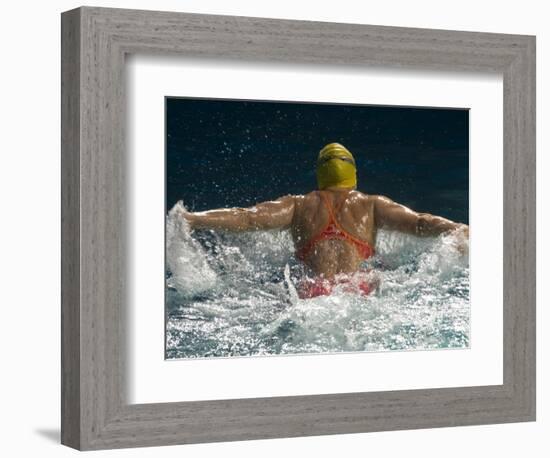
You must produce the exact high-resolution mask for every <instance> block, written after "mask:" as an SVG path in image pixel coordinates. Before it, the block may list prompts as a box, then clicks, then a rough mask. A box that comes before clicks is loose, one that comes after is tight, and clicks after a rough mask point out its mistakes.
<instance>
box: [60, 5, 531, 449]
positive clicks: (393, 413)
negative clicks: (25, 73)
mask: <svg viewBox="0 0 550 458" xmlns="http://www.w3.org/2000/svg"><path fill="white" fill-rule="evenodd" d="M61 35H62V310H61V317H62V388H61V390H62V426H61V438H62V439H61V440H62V443H63V444H66V445H68V446H71V447H74V448H77V449H81V450H84V449H104V448H117V447H138V446H152V445H166V444H183V443H193V442H213V441H230V440H241V439H260V438H275V437H292V436H306V435H321V434H338V433H355V432H366V431H381V430H397V429H411V428H431V427H441V426H456V425H473V424H486V423H504V422H519V421H532V420H534V419H535V38H534V37H532V36H520V35H503V34H490V33H473V32H456V31H443V30H424V29H410V28H397V27H380V26H367V25H357V24H336V23H321V22H310V21H290V20H272V19H261V18H251V17H231V16H211V15H199V14H187V13H170V12H153V11H133V10H120V9H107V8H91V7H83V8H79V9H76V10H72V11H68V12H65V13H63V14H62V34H61ZM129 53H131V54H133V53H138V54H143V53H155V54H175V55H179V56H198V57H209V58H225V59H227V58H230V59H249V60H250V59H254V60H261V61H270V62H291V63H292V62H293V63H301V64H303V63H316V64H319V63H321V64H339V65H355V66H361V65H363V66H368V65H375V66H386V67H387V66H390V67H406V68H419V69H443V70H448V71H459V70H469V71H480V72H496V73H500V74H502V75H503V78H504V151H503V155H504V266H503V268H504V304H503V313H504V342H503V344H504V355H503V357H504V373H503V381H504V383H503V384H502V385H495V386H472V387H461V388H443V389H422V390H404V391H384V392H366V393H349V394H326V395H311V396H289V397H273V398H254V399H236V400H223V401H200V402H178V403H163V404H142V405H135V404H134V405H132V404H128V402H127V401H126V396H125V386H126V380H125V377H126V371H125V358H124V355H125V354H126V353H125V352H126V350H125V345H126V342H125V337H124V336H125V333H126V325H125V313H126V312H125V311H126V301H127V296H126V278H127V277H126V275H127V273H126V272H127V265H126V262H127V261H126V253H127V245H126V238H125V234H126V227H127V226H126V224H127V221H126V215H125V208H126V205H125V202H126V193H127V191H126V183H125V179H126V169H125V163H126V154H127V153H126V150H125V137H124V130H125V107H126V105H125V86H124V81H125V79H124V71H125V64H124V61H125V55H127V54H129ZM159 154H162V152H159Z"/></svg>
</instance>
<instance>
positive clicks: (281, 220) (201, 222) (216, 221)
mask: <svg viewBox="0 0 550 458" xmlns="http://www.w3.org/2000/svg"><path fill="white" fill-rule="evenodd" d="M294 207H295V196H290V195H288V196H284V197H281V198H279V199H276V200H272V201H268V202H262V203H259V204H256V205H254V206H253V207H248V208H240V207H234V208H221V209H217V210H208V211H204V212H193V213H191V212H184V213H183V215H182V216H183V217H184V218H185V219H186V220H187V221H188V222H189V225H190V226H191V228H192V229H225V230H229V231H236V232H240V231H253V230H267V229H286V228H288V227H290V225H291V224H292V219H293V217H294Z"/></svg>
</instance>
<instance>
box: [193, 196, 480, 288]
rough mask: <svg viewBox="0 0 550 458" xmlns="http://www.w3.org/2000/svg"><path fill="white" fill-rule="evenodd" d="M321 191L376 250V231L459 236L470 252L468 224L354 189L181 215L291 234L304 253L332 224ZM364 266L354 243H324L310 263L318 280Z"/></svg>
mask: <svg viewBox="0 0 550 458" xmlns="http://www.w3.org/2000/svg"><path fill="white" fill-rule="evenodd" d="M321 192H323V193H325V194H326V195H327V197H328V200H329V202H330V203H331V204H332V208H333V211H334V212H335V215H334V216H335V218H336V220H337V222H338V223H339V224H340V226H341V227H342V228H343V229H344V230H345V231H347V232H348V233H349V234H351V235H352V236H354V237H356V238H358V239H360V240H363V241H365V242H367V243H369V244H370V245H371V246H372V247H374V245H375V241H376V231H377V230H378V229H380V228H385V229H390V230H397V231H401V232H404V233H407V234H413V235H417V236H435V235H439V234H441V233H444V232H451V231H454V232H455V233H456V235H457V240H458V244H457V248H458V249H459V250H460V251H462V252H464V251H465V250H466V249H467V248H465V244H466V241H467V239H468V235H469V228H468V226H467V225H465V224H461V223H455V222H453V221H450V220H448V219H445V218H442V217H440V216H435V215H431V214H428V213H417V212H415V211H413V210H411V209H410V208H407V207H405V206H403V205H400V204H398V203H395V202H393V201H392V200H390V199H388V198H387V197H384V196H376V195H367V194H363V193H362V192H359V191H356V190H354V189H350V188H336V187H334V188H327V189H325V190H323V191H312V192H310V193H308V194H305V195H295V196H292V195H288V196H284V197H281V198H279V199H276V200H273V201H269V202H262V203H259V204H256V205H255V206H253V207H249V208H224V209H218V210H209V211H205V212H195V213H191V212H185V211H184V212H183V214H182V216H183V217H184V218H186V219H187V221H188V222H189V225H190V227H191V228H192V229H197V228H211V229H225V230H230V231H253V230H269V229H290V232H291V234H292V238H293V240H294V244H295V246H296V248H297V249H300V248H301V247H303V246H304V245H305V244H306V243H307V242H308V241H309V240H310V239H311V238H312V237H314V236H315V235H316V234H317V233H319V232H320V231H322V230H323V228H324V227H325V225H326V223H327V221H328V219H329V213H328V211H327V209H326V207H325V205H324V204H323V201H322V199H321V196H320V193H321ZM362 261H363V259H362V258H361V257H360V256H359V254H358V252H357V249H356V248H355V246H354V245H353V244H351V243H350V242H348V241H346V240H340V239H325V240H321V241H319V242H318V243H317V244H315V246H314V247H313V249H312V250H311V252H310V253H309V254H308V256H307V257H306V259H305V264H306V265H307V266H308V267H309V268H310V269H311V270H312V271H313V272H314V273H315V274H316V275H322V276H324V277H327V278H330V277H332V276H334V275H336V274H338V273H352V272H356V271H357V270H358V269H359V267H360V264H361V262H362Z"/></svg>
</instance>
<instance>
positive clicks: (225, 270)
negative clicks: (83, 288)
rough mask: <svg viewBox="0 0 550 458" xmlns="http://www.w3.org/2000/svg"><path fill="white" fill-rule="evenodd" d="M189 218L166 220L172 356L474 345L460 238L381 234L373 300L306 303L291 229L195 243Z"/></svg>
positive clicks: (346, 297) (343, 296)
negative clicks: (298, 289)
mask: <svg viewBox="0 0 550 458" xmlns="http://www.w3.org/2000/svg"><path fill="white" fill-rule="evenodd" d="M183 210H184V207H183V205H182V204H181V203H178V204H176V206H174V208H173V209H172V210H170V212H169V214H168V217H167V268H168V273H167V287H168V288H167V304H166V306H167V329H166V337H167V355H166V356H167V358H189V357H208V356H250V355H268V354H296V353H325V352H342V351H382V350H407V349H416V350H420V349H437V348H463V347H467V346H468V345H469V316H470V308H469V289H470V288H469V263H468V257H467V255H465V254H462V253H461V252H460V251H459V250H457V246H456V240H455V239H454V238H453V236H449V235H447V236H439V237H434V238H417V237H412V236H408V235H404V234H400V233H397V232H389V231H380V232H379V233H378V236H377V243H376V252H377V255H376V256H375V257H373V258H371V259H369V261H368V264H369V265H370V266H371V267H373V268H375V269H376V270H377V272H378V275H379V276H380V280H381V284H380V287H379V289H378V291H377V292H376V293H374V294H371V295H369V296H367V297H365V296H360V295H356V294H350V293H346V292H338V291H336V292H335V293H334V294H332V295H331V296H321V297H316V298H313V299H306V300H301V299H298V295H297V293H296V288H295V286H294V285H295V284H296V283H297V281H298V280H299V279H300V278H301V276H302V275H303V268H302V266H301V265H300V264H298V263H297V262H296V260H295V258H294V256H293V250H294V245H293V242H292V239H291V236H290V233H289V232H288V231H260V232H247V233H226V232H221V231H220V232H216V231H209V230H201V231H195V232H194V233H193V235H192V236H191V233H190V231H189V227H188V225H187V223H186V222H185V221H184V219H183V218H181V212H182V211H183Z"/></svg>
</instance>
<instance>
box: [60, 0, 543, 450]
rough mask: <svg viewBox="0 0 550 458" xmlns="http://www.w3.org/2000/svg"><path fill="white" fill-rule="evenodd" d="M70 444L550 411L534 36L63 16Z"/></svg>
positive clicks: (337, 429)
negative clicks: (539, 341) (538, 301)
mask: <svg viewBox="0 0 550 458" xmlns="http://www.w3.org/2000/svg"><path fill="white" fill-rule="evenodd" d="M62 180H63V181H62V242H63V243H62V443H63V444H65V445H68V446H70V447H74V448H77V449H80V450H89V449H105V448H121V447H138V446H153V445H169V444H185V443H197V442H214V441H231V440H246V439H260V438H276V437H293V436H306V435H321V434H341V433H354V432H368V431H382V430H397V429H413V428H432V427H441V426H455V425H456V426H458V425H472V424H487V423H504V422H520V421H533V420H534V419H535V38H534V37H531V36H518V35H503V34H487V33H474V32H457V31H443V30H427V29H406V28H397V27H381V26H368V25H359V24H337V23H326V22H311V21H289V20H272V19H265V18H250V17H230V16H211V15H199V14H187V13H171V12H153V11H134V10H121V9H106V8H93V7H83V8H78V9H76V10H72V11H68V12H66V13H63V15H62Z"/></svg>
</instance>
